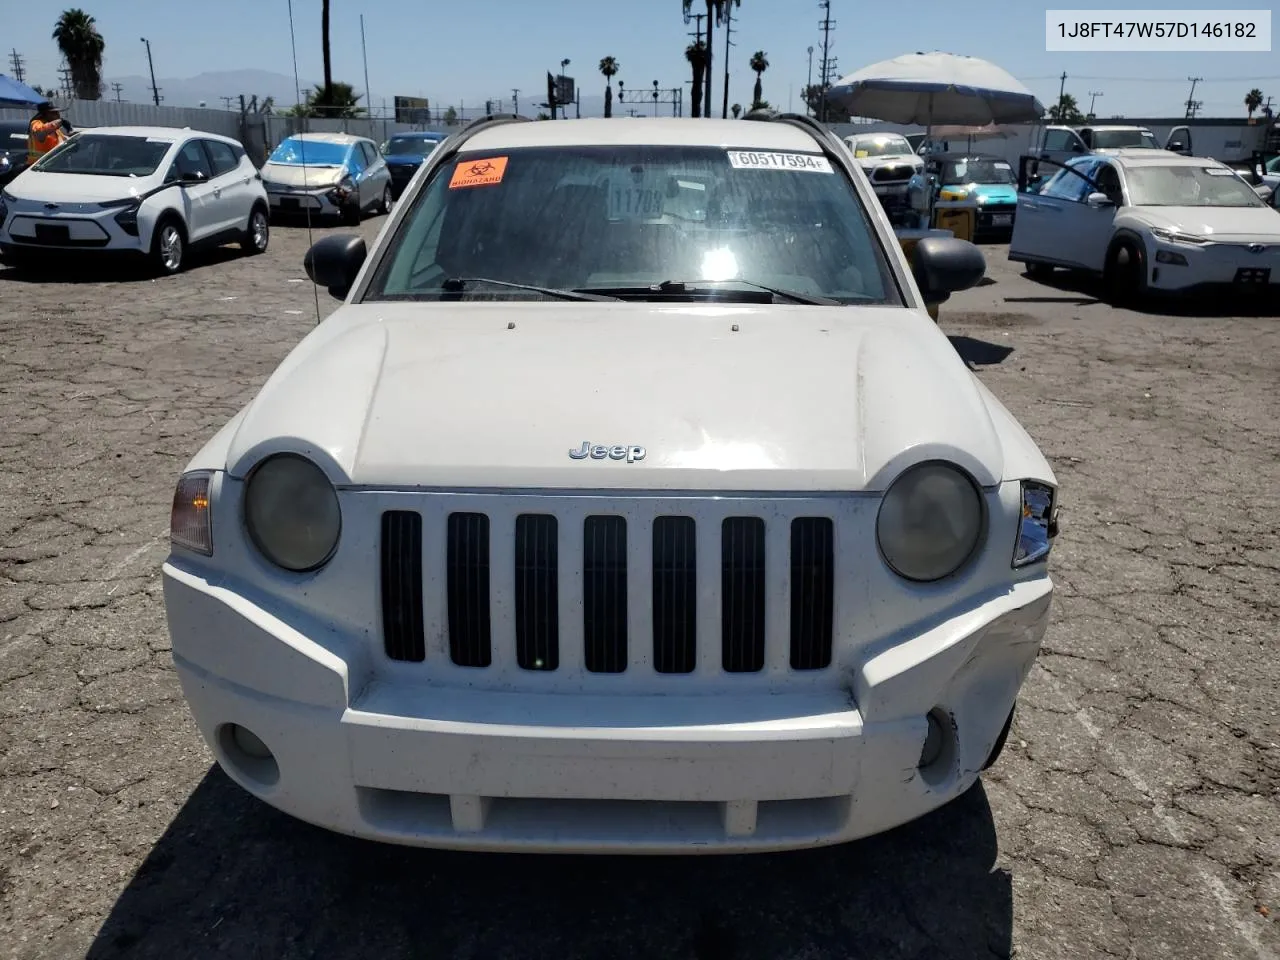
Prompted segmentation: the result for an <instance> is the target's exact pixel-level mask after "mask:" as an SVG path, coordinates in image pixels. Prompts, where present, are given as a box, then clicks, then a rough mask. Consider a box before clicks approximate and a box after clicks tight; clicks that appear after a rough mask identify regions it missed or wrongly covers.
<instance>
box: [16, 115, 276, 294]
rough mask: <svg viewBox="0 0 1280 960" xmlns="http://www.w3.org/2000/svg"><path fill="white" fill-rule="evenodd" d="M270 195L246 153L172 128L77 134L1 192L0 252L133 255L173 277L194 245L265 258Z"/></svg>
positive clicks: (23, 257) (20, 257)
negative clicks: (228, 246) (236, 248)
mask: <svg viewBox="0 0 1280 960" xmlns="http://www.w3.org/2000/svg"><path fill="white" fill-rule="evenodd" d="M268 212H269V208H268V205H267V193H266V189H265V188H264V187H263V184H262V176H261V174H260V173H259V172H258V169H257V167H255V166H254V165H253V161H252V160H250V159H249V157H248V155H247V154H246V153H245V150H244V147H243V146H241V145H240V143H238V142H237V141H235V140H232V139H230V138H229V137H222V136H218V135H217V134H213V133H203V132H201V131H198V130H191V129H188V128H183V129H175V128H173V127H96V128H94V129H92V130H86V131H84V132H82V133H77V134H76V135H75V136H73V137H72V138H70V139H69V140H68V141H67V142H66V143H64V144H63V145H61V146H60V147H58V148H57V149H55V150H53V151H51V152H50V153H49V154H47V155H46V156H44V157H43V158H41V159H40V160H39V161H37V162H36V163H35V164H33V165H32V166H31V167H29V168H28V169H26V170H24V171H23V172H22V173H21V174H19V175H18V176H17V177H16V178H15V179H14V180H13V182H11V183H10V184H8V185H7V186H6V187H5V188H4V191H3V193H0V255H2V256H3V258H4V259H5V260H6V261H7V262H11V263H17V262H38V261H40V260H42V259H48V258H49V257H51V256H54V255H57V254H63V253H68V252H79V251H84V252H94V251H98V252H104V253H113V252H132V253H140V254H143V255H144V256H146V257H148V258H149V259H150V260H151V262H152V264H153V265H154V267H155V268H156V269H157V270H158V271H159V272H161V273H165V274H171V273H177V272H178V271H180V270H181V269H182V267H183V265H184V264H185V262H186V254H187V251H188V250H190V249H191V248H193V247H208V246H219V245H221V244H224V243H231V242H238V243H239V244H240V245H241V247H242V248H243V249H244V251H245V252H246V253H250V254H256V253H262V252H264V251H265V250H266V249H267V243H268V241H269V239H270V233H269V227H268Z"/></svg>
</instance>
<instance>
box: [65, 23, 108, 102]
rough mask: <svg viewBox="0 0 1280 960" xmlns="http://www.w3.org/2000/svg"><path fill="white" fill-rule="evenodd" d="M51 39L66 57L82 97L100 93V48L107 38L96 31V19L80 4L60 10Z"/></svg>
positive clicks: (104, 45)
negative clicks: (103, 37)
mask: <svg viewBox="0 0 1280 960" xmlns="http://www.w3.org/2000/svg"><path fill="white" fill-rule="evenodd" d="M53 39H54V40H55V41H57V44H58V49H59V50H61V51H62V55H63V56H64V57H66V58H67V66H68V67H70V68H71V83H72V86H73V87H74V88H75V92H76V96H77V97H78V98H80V99H81V100H97V99H99V98H100V97H101V96H102V52H103V50H105V49H106V47H107V42H106V41H105V40H103V39H102V34H100V33H98V28H97V26H96V21H95V20H94V19H93V17H91V16H89V14H87V13H85V12H84V11H83V10H81V9H80V8H79V7H73V8H72V9H70V10H64V11H62V16H60V17H59V18H58V22H57V23H55V24H54V26H53Z"/></svg>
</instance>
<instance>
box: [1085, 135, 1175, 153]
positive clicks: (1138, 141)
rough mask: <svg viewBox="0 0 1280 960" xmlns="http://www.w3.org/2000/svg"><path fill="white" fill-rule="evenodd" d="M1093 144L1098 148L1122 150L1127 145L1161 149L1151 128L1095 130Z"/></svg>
mask: <svg viewBox="0 0 1280 960" xmlns="http://www.w3.org/2000/svg"><path fill="white" fill-rule="evenodd" d="M1093 146H1094V149H1096V150H1122V149H1124V148H1125V147H1147V148H1150V149H1152V150H1158V149H1160V145H1159V144H1158V143H1156V138H1155V137H1154V136H1153V135H1152V134H1151V131H1149V130H1095V131H1093Z"/></svg>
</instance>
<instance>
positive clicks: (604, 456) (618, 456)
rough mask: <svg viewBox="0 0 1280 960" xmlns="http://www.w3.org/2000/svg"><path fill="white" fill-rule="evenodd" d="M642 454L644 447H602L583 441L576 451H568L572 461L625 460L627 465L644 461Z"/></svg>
mask: <svg viewBox="0 0 1280 960" xmlns="http://www.w3.org/2000/svg"><path fill="white" fill-rule="evenodd" d="M644 453H645V451H644V447H637V446H634V445H628V444H615V445H614V446H603V445H601V444H592V443H591V442H589V441H587V440H583V441H582V446H580V447H579V448H578V449H577V450H570V451H569V456H570V457H572V458H573V459H574V460H586V459H587V458H588V457H590V458H591V459H592V460H625V461H626V462H627V463H638V462H639V461H641V460H643V459H644Z"/></svg>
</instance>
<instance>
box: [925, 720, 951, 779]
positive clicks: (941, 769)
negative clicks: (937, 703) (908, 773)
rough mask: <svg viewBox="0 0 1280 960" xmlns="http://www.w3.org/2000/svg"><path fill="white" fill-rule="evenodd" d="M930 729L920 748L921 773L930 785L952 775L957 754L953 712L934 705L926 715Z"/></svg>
mask: <svg viewBox="0 0 1280 960" xmlns="http://www.w3.org/2000/svg"><path fill="white" fill-rule="evenodd" d="M925 721H926V723H927V724H928V730H927V732H926V733H925V738H924V745H923V746H922V747H921V748H920V761H919V764H918V767H919V770H920V775H921V776H922V777H923V778H924V779H925V781H926V782H927V783H929V784H930V785H933V786H936V785H938V784H941V783H942V782H943V781H945V780H946V779H947V778H948V777H950V775H951V767H952V765H953V764H952V761H953V760H954V758H955V755H956V726H955V720H954V718H952V716H951V714H950V713H949V712H947V711H946V710H943V709H942V708H941V707H934V708H933V709H932V710H930V711H929V714H928V716H926V717H925Z"/></svg>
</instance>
